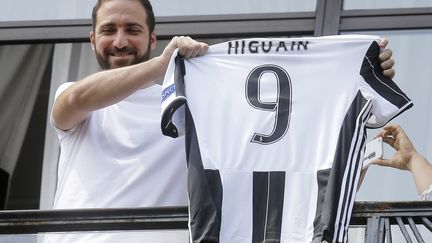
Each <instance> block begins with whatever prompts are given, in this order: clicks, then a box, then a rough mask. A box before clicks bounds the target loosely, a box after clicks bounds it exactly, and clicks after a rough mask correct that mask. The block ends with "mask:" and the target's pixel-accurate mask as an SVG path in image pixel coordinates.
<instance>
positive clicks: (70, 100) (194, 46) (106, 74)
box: [52, 36, 208, 130]
mask: <svg viewBox="0 0 432 243" xmlns="http://www.w3.org/2000/svg"><path fill="white" fill-rule="evenodd" d="M176 48H179V52H180V54H182V55H184V56H185V57H186V58H188V57H194V56H197V55H202V54H204V53H205V52H206V51H207V49H208V45H207V44H205V43H202V42H197V41H195V40H193V39H191V38H190V37H183V36H182V37H174V38H173V39H172V40H171V41H170V43H169V44H168V45H167V47H166V48H165V49H164V51H163V53H162V54H161V55H160V56H158V57H155V58H153V59H151V60H149V61H146V62H143V63H140V64H136V65H132V66H128V67H122V68H117V69H112V70H106V71H102V72H98V73H95V74H92V75H90V76H88V77H86V78H84V79H82V80H80V81H77V82H75V83H74V84H73V85H71V86H70V87H69V88H68V89H66V90H65V91H64V92H63V93H62V94H61V95H60V96H59V97H58V98H57V100H56V101H55V103H54V107H53V113H52V117H53V122H54V125H55V126H56V127H57V128H59V129H62V130H69V129H71V128H73V127H75V126H76V125H78V124H79V123H81V122H82V121H84V120H85V119H86V118H87V117H88V115H89V114H90V113H91V112H92V111H95V110H98V109H101V108H104V107H107V106H109V105H112V104H115V103H117V102H119V101H121V100H123V99H125V98H126V97H128V96H129V95H131V94H132V93H133V92H135V91H136V90H138V89H141V88H145V87H147V86H150V85H151V84H153V83H154V82H155V81H157V80H160V79H162V78H163V76H164V74H165V71H166V69H167V66H168V63H169V60H170V58H171V55H172V54H173V52H174V50H175V49H176Z"/></svg>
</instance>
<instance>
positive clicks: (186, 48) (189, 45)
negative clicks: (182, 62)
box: [162, 36, 208, 60]
mask: <svg viewBox="0 0 432 243" xmlns="http://www.w3.org/2000/svg"><path fill="white" fill-rule="evenodd" d="M176 48H179V53H180V54H181V55H182V56H184V57H185V58H190V57H196V56H200V55H203V54H204V53H205V52H206V51H207V50H208V45H207V44H206V43H204V42H199V41H196V40H194V39H192V38H190V37H189V36H175V37H174V38H172V39H171V41H170V43H169V44H168V45H167V47H165V49H164V51H163V53H162V56H163V57H164V58H168V60H169V58H171V56H172V54H173V52H174V50H175V49H176Z"/></svg>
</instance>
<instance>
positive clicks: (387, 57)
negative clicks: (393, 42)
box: [378, 49, 395, 79]
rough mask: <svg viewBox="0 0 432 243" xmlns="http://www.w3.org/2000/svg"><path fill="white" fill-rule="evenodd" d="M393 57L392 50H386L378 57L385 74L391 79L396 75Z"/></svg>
mask: <svg viewBox="0 0 432 243" xmlns="http://www.w3.org/2000/svg"><path fill="white" fill-rule="evenodd" d="M392 55H393V51H392V50H391V49H385V50H383V51H382V52H381V53H380V54H379V56H378V58H379V60H380V62H381V68H382V69H383V74H384V75H385V76H386V77H388V78H390V79H392V78H393V77H394V75H395V70H394V69H393V66H394V64H395V62H394V59H393V58H392Z"/></svg>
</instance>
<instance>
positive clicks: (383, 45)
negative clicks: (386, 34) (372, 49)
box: [379, 38, 388, 49]
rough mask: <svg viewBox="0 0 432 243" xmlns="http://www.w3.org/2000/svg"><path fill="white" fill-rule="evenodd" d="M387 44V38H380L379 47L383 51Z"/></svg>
mask: <svg viewBox="0 0 432 243" xmlns="http://www.w3.org/2000/svg"><path fill="white" fill-rule="evenodd" d="M387 44H388V39H387V38H381V40H380V43H379V46H380V47H381V48H383V49H385V48H386V47H387Z"/></svg>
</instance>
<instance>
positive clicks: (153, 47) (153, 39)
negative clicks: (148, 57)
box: [150, 31, 156, 50]
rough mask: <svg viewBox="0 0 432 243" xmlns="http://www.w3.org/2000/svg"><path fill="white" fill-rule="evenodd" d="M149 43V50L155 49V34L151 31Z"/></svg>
mask: <svg viewBox="0 0 432 243" xmlns="http://www.w3.org/2000/svg"><path fill="white" fill-rule="evenodd" d="M150 41H151V49H152V50H154V49H155V48H156V33H155V32H154V31H153V32H152V33H151V35H150Z"/></svg>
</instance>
